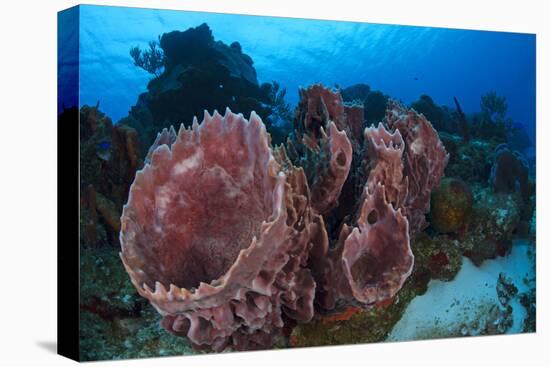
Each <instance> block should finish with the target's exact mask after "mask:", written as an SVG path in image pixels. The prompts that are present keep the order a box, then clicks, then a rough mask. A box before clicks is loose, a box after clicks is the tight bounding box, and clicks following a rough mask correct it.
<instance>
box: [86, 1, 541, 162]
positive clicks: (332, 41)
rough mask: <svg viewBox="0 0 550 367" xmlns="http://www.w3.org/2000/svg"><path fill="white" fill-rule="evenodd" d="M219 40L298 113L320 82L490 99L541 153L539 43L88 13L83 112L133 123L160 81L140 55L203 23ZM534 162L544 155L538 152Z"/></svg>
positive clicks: (257, 19)
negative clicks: (150, 86) (304, 89)
mask: <svg viewBox="0 0 550 367" xmlns="http://www.w3.org/2000/svg"><path fill="white" fill-rule="evenodd" d="M205 22H206V23H207V24H208V25H209V26H210V28H211V29H212V32H213V36H214V38H215V39H216V40H221V41H223V42H224V43H226V44H230V43H232V42H234V41H238V42H239V43H240V44H241V46H242V50H243V52H244V53H246V54H248V55H250V56H251V57H252V59H253V61H254V67H255V69H256V71H257V75H258V81H259V82H260V83H262V82H270V81H272V80H276V81H278V82H279V83H280V84H281V85H282V87H285V88H287V91H288V92H287V97H286V98H287V100H288V102H289V103H290V104H291V105H294V104H295V103H296V102H297V101H298V87H300V86H308V85H310V84H312V83H315V82H322V83H323V84H325V85H330V86H333V85H335V84H337V85H339V86H341V87H346V86H349V85H352V84H356V83H366V84H369V85H370V86H371V88H372V89H377V90H381V91H383V92H384V93H385V94H388V95H390V96H391V97H393V98H397V99H401V100H402V101H403V102H405V103H411V102H413V101H415V100H417V99H418V97H419V96H420V95H421V94H428V95H430V96H431V97H432V98H433V100H434V101H435V102H436V103H437V104H440V105H448V106H454V104H453V96H456V97H457V98H458V99H459V101H460V103H461V105H462V109H463V110H464V111H465V112H466V113H470V112H476V111H479V103H480V97H481V96H482V95H483V94H485V93H487V92H488V91H490V90H495V91H496V92H497V93H498V94H499V95H502V96H505V97H506V99H507V102H508V116H509V117H510V118H512V119H513V121H514V123H515V124H516V125H517V126H522V127H523V128H524V129H525V130H526V131H527V133H528V135H529V137H530V139H531V140H532V143H533V144H534V143H535V117H536V116H535V75H536V74H535V73H536V70H535V40H536V39H535V35H532V34H516V33H503V32H487V31H469V30H457V29H443V28H429V27H411V26H396V25H381V24H368V23H354V22H337V21H320V20H305V19H290V18H274V17H261V16H244V15H226V14H213V13H201V12H184V11H169V10H152V9H138V8H121V7H102V6H81V7H80V32H81V33H80V44H79V57H80V105H81V106H82V105H84V104H89V105H95V104H96V103H97V102H98V101H99V102H100V105H101V109H102V110H103V111H104V112H105V113H106V114H107V115H108V116H110V117H111V118H112V119H113V121H117V120H118V119H120V118H122V117H124V116H126V115H127V113H128V110H129V109H130V107H131V106H132V105H134V104H135V103H136V100H137V96H138V95H139V94H140V93H142V92H145V91H146V85H147V83H148V81H149V80H150V78H151V75H150V74H148V73H147V72H145V71H144V70H142V69H139V68H137V67H135V66H134V65H133V62H132V59H131V57H130V55H129V49H130V47H132V46H136V45H137V46H140V47H142V48H147V43H148V42H149V41H151V40H155V39H157V37H158V36H159V35H162V34H163V33H165V32H170V31H173V30H181V31H183V30H186V29H188V28H189V27H195V26H198V25H200V24H202V23H205ZM533 152H534V150H533Z"/></svg>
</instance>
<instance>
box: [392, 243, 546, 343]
mask: <svg viewBox="0 0 550 367" xmlns="http://www.w3.org/2000/svg"><path fill="white" fill-rule="evenodd" d="M532 246H534V245H533V244H531V243H529V242H528V241H515V242H514V244H513V247H512V251H511V253H510V254H509V255H508V256H506V257H500V258H497V259H495V260H487V261H485V262H484V263H483V264H482V266H481V267H476V266H475V265H474V264H473V263H472V262H471V261H470V260H469V259H467V258H464V262H463V265H462V268H461V269H460V272H459V273H458V274H457V276H456V278H455V279H453V281H451V282H442V281H439V280H432V281H430V283H429V284H428V290H427V292H426V293H425V294H424V295H422V296H418V297H416V298H415V299H413V300H412V302H411V303H410V304H409V306H408V307H407V309H406V310H405V313H404V314H403V317H402V318H401V320H399V322H398V323H397V324H396V325H395V326H394V328H393V330H392V331H391V333H390V334H389V336H388V338H387V340H388V341H399V340H414V339H426V338H434V337H446V336H456V335H457V333H458V334H460V332H461V330H464V329H465V328H466V329H476V327H477V326H478V324H479V323H480V319H483V318H484V317H485V316H487V313H488V310H489V309H490V307H491V306H493V305H495V304H497V305H498V304H500V303H499V300H498V296H497V290H496V286H497V282H498V277H499V274H500V273H504V274H505V276H506V277H507V278H509V279H511V280H512V282H513V284H514V285H515V286H516V287H517V288H518V294H520V293H522V292H526V291H528V290H529V289H530V288H532V287H534V284H533V282H530V283H529V282H527V280H529V279H533V278H534V276H535V268H534V267H535V265H534V264H535V260H534V258H533V256H532V255H531V254H530V250H529V249H530V248H531V249H532ZM509 304H510V305H511V306H512V308H513V324H512V326H511V327H510V329H508V330H507V333H518V332H521V329H522V326H523V320H524V319H525V317H526V311H525V308H524V307H523V306H522V305H521V304H520V303H519V300H518V297H517V296H516V297H514V298H513V299H512V300H511V301H510V303H509Z"/></svg>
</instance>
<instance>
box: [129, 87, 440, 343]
mask: <svg viewBox="0 0 550 367" xmlns="http://www.w3.org/2000/svg"><path fill="white" fill-rule="evenodd" d="M300 95H301V98H302V100H301V102H300V103H299V105H298V107H297V111H296V116H295V123H294V128H295V131H294V134H292V136H291V137H290V138H289V139H288V141H287V143H286V147H285V146H279V147H276V148H275V149H272V148H271V144H270V137H269V134H268V133H267V131H266V128H265V126H264V124H263V123H262V121H261V119H260V118H259V117H258V116H257V115H256V114H255V113H252V114H251V116H250V119H249V121H247V120H246V119H245V118H244V117H243V116H242V115H240V114H239V115H236V114H233V113H232V112H231V111H229V109H227V110H226V113H225V115H224V116H221V115H220V114H218V113H217V112H214V115H213V116H210V115H209V114H208V113H205V116H204V119H203V121H202V122H201V123H200V124H199V123H198V121H197V119H195V120H194V122H193V125H192V127H190V128H185V126H183V125H182V126H181V127H180V129H179V132H178V133H177V134H176V132H175V130H174V129H173V128H172V129H170V130H168V129H165V130H163V131H162V132H161V133H160V134H159V135H158V136H157V139H156V141H155V143H154V144H153V146H152V147H151V149H150V151H149V153H148V155H147V158H146V160H145V161H146V163H147V164H146V165H145V167H144V168H143V170H141V171H138V173H137V174H136V178H135V181H134V183H133V184H132V186H131V188H130V195H129V199H128V203H127V204H126V205H125V207H124V210H123V214H122V218H121V222H122V229H121V235H120V242H121V246H122V251H121V258H122V261H123V263H124V265H125V267H126V270H127V272H128V273H129V275H130V278H131V280H132V282H133V284H134V286H135V287H136V288H137V290H138V292H139V293H140V294H141V295H142V296H143V297H145V298H147V299H148V300H149V301H150V302H151V303H152V304H153V305H154V306H155V308H156V309H157V310H158V311H159V312H160V313H161V314H162V315H163V316H164V317H163V320H162V323H161V324H162V326H163V327H164V328H165V329H167V330H168V331H170V332H172V333H174V334H176V335H180V336H186V337H187V338H188V339H189V340H190V341H191V342H192V343H193V345H194V347H196V348H199V349H204V348H206V349H213V350H216V351H220V350H223V349H224V348H226V347H231V348H233V349H236V350H248V349H260V348H268V347H271V346H272V345H273V343H274V342H275V340H276V338H277V337H278V336H279V335H281V334H282V332H283V327H284V326H285V323H286V322H294V323H296V322H297V323H306V322H309V321H310V320H311V319H312V318H313V317H314V316H315V312H316V311H318V312H321V313H327V312H331V311H335V310H339V309H341V308H344V307H348V306H350V305H351V306H357V307H361V308H370V307H372V306H373V305H377V304H381V303H384V302H387V301H391V299H392V298H393V297H394V296H395V295H396V294H397V292H398V291H399V290H400V289H401V287H402V286H403V284H404V282H405V281H406V279H407V278H408V277H409V275H410V274H411V272H412V269H413V263H414V256H413V253H412V251H411V246H410V241H411V238H412V237H413V236H415V235H416V234H417V233H418V232H419V231H421V230H422V229H423V228H424V227H425V226H426V220H425V218H424V216H425V214H426V213H427V212H428V210H429V208H430V194H431V190H432V188H433V187H435V186H436V185H438V184H439V181H440V179H441V177H442V175H443V170H444V168H445V165H446V163H447V159H448V155H447V154H446V152H445V149H444V148H443V145H442V144H441V141H440V140H439V138H438V135H437V133H436V132H435V130H434V129H433V127H432V126H431V124H430V123H429V122H428V121H427V120H426V119H425V118H424V116H422V115H419V114H417V113H416V112H415V111H414V110H407V109H405V108H404V107H403V106H401V105H400V104H398V103H397V102H394V101H390V103H389V104H388V111H387V114H386V118H385V120H384V121H383V123H381V124H379V125H378V127H376V128H375V127H371V128H367V129H365V130H364V131H363V133H362V134H358V131H360V130H359V127H360V128H361V129H363V127H362V118H363V117H362V116H363V113H362V111H361V109H362V107H361V106H360V105H353V106H349V105H345V104H344V103H343V101H342V97H341V96H340V93H339V92H337V91H333V90H330V89H327V88H325V87H323V86H321V85H314V86H312V87H310V88H308V89H304V90H301V92H300ZM292 320H293V321H292Z"/></svg>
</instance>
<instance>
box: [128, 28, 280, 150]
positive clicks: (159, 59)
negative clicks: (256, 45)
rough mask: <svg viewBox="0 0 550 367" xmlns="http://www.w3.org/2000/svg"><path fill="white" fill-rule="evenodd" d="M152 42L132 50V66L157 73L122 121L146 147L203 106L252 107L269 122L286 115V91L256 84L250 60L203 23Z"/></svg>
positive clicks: (240, 109)
mask: <svg viewBox="0 0 550 367" xmlns="http://www.w3.org/2000/svg"><path fill="white" fill-rule="evenodd" d="M156 44H157V43H156V42H153V43H152V45H154V46H150V50H148V51H145V52H138V51H136V48H133V49H132V50H131V53H132V56H133V58H134V62H135V63H136V65H137V66H138V67H141V68H145V69H146V70H148V71H149V72H151V73H153V74H155V77H154V78H153V79H152V80H151V81H150V82H149V84H148V86H147V92H146V93H143V94H141V95H140V96H139V98H138V101H137V103H136V105H134V106H133V107H132V109H131V111H130V113H129V115H128V117H126V118H124V119H123V120H122V122H123V123H124V124H127V125H129V126H132V127H134V128H135V129H136V130H137V131H138V132H139V134H140V141H141V142H142V143H143V144H145V146H150V145H151V144H152V143H153V140H154V139H155V136H156V134H157V132H159V131H161V130H162V129H163V128H169V127H170V126H171V125H179V124H180V123H181V122H185V123H189V122H191V121H192V119H193V117H194V116H199V115H200V114H201V113H202V111H203V110H205V109H206V110H209V111H213V110H218V111H223V110H224V109H225V108H226V107H228V108H230V109H232V110H233V111H237V112H240V113H243V114H246V115H249V114H250V113H251V112H252V111H256V113H258V114H259V115H260V116H262V118H263V119H264V121H265V123H266V125H268V126H271V125H272V120H271V118H273V119H274V120H275V121H277V120H279V119H280V118H281V117H283V118H285V108H284V107H285V106H284V90H280V89H279V87H278V85H274V84H273V85H271V84H269V83H264V84H263V85H262V86H260V85H259V84H258V80H257V76H256V70H255V69H254V66H253V62H252V59H251V58H250V56H248V55H246V54H245V53H243V51H242V48H241V46H240V44H239V43H238V42H234V43H232V44H231V45H226V44H225V43H223V42H221V41H215V40H214V37H213V35H212V31H211V30H210V28H209V27H208V25H207V24H206V23H204V24H202V25H200V26H197V27H194V28H189V29H188V30H186V31H183V32H182V31H172V32H169V33H165V34H163V35H162V36H160V37H159V45H160V49H159V48H158V46H156ZM152 47H154V48H152ZM137 50H139V49H137ZM146 55H150V56H151V57H149V59H151V58H152V59H153V60H155V62H154V63H153V65H152V66H151V65H149V64H148V63H147V60H142V59H143V58H144V57H145V56H146ZM155 55H156V56H155ZM136 57H137V62H136V61H135V60H136ZM161 71H162V72H161ZM281 93H282V94H281ZM281 98H282V100H281ZM286 112H288V111H286ZM272 115H275V116H272ZM277 128H278V127H277V126H273V129H275V130H276V129H277Z"/></svg>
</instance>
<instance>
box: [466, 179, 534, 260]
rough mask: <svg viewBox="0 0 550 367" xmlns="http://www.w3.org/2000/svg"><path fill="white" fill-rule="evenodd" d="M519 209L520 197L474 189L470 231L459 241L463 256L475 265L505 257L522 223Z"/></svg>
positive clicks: (520, 205) (486, 189)
mask: <svg viewBox="0 0 550 367" xmlns="http://www.w3.org/2000/svg"><path fill="white" fill-rule="evenodd" d="M522 206H523V204H522V199H521V196H520V195H519V193H514V194H505V193H497V194H495V193H493V192H492V189H490V188H482V189H476V190H475V191H474V205H473V209H472V215H471V221H470V224H469V228H468V231H467V232H466V233H465V234H464V235H463V236H462V237H461V238H460V241H459V246H460V248H461V250H462V252H463V254H464V255H465V256H467V257H469V258H470V259H471V260H472V261H473V262H474V264H476V265H480V264H481V263H482V262H483V261H484V260H487V259H494V258H495V257H497V256H504V255H506V254H507V253H508V252H509V250H510V248H511V246H512V239H513V236H514V232H515V231H516V229H517V227H518V225H519V223H520V220H521V208H522Z"/></svg>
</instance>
